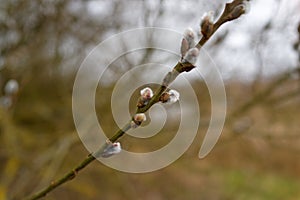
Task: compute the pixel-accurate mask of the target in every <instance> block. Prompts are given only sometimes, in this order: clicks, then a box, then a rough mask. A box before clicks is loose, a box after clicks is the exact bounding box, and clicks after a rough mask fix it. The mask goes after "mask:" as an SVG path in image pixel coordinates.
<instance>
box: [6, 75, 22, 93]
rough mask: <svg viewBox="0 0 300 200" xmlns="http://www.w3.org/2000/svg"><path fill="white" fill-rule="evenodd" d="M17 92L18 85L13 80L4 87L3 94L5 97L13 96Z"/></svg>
mask: <svg viewBox="0 0 300 200" xmlns="http://www.w3.org/2000/svg"><path fill="white" fill-rule="evenodd" d="M18 91H19V84H18V82H17V81H16V80H14V79H11V80H9V81H8V82H7V83H6V85H5V87H4V92H5V94H6V95H14V94H16V93H17V92H18Z"/></svg>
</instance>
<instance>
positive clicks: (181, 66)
mask: <svg viewBox="0 0 300 200" xmlns="http://www.w3.org/2000/svg"><path fill="white" fill-rule="evenodd" d="M243 3H244V0H234V1H232V2H231V3H227V4H226V6H225V9H224V11H223V13H222V15H221V16H220V17H219V19H218V20H217V21H216V22H215V23H214V24H213V31H212V32H211V33H210V34H209V35H206V37H204V36H203V37H202V38H201V39H200V41H199V42H198V44H197V45H196V46H195V47H196V48H198V49H199V50H200V49H201V47H202V46H203V45H204V44H205V43H206V42H207V41H208V40H209V39H210V38H211V36H212V35H213V34H214V33H215V32H216V31H217V29H218V28H219V27H220V26H221V25H222V24H224V23H225V22H228V21H231V20H235V19H237V18H239V17H240V16H241V15H242V14H244V13H245V8H244V7H243V6H242V5H243ZM193 68H195V66H194V65H192V64H190V63H181V62H178V63H177V64H176V65H175V67H174V68H173V70H172V71H170V72H168V73H167V74H166V76H165V77H164V79H163V82H162V84H161V86H160V87H159V88H158V90H157V91H156V92H155V94H154V95H153V97H152V98H151V100H150V101H149V103H148V104H147V105H145V106H144V107H141V108H138V109H137V110H136V113H144V112H146V111H147V110H149V109H150V108H151V107H152V106H153V105H154V104H155V103H157V102H158V101H159V98H160V96H161V95H162V94H163V93H164V92H165V91H166V89H167V88H168V86H169V85H170V84H171V83H172V82H173V81H174V80H175V79H176V78H177V76H178V75H179V74H181V73H182V72H189V71H191V70H192V69H193ZM130 128H131V126H130V122H128V124H126V125H125V126H124V127H123V128H122V129H119V130H118V131H117V132H116V133H115V135H113V136H112V137H111V138H110V141H111V142H115V141H117V140H118V139H119V138H120V137H122V136H123V135H124V134H125V133H126V131H128V130H129V129H130ZM104 148H105V144H104V145H103V146H101V147H100V148H99V149H98V150H97V151H96V152H94V153H93V154H90V155H88V157H87V158H86V159H84V160H83V161H82V162H81V163H80V164H79V165H78V166H76V167H75V168H74V169H73V170H71V171H69V172H68V173H67V174H65V175H64V176H63V177H62V178H60V179H58V180H57V181H53V182H51V184H50V185H49V186H48V187H46V188H44V189H42V190H41V191H40V192H37V193H35V194H33V195H32V196H31V197H29V198H28V200H35V199H39V198H41V197H44V196H46V194H47V193H49V192H50V191H52V190H54V189H55V188H57V187H58V186H60V185H62V184H64V183H66V182H67V181H70V180H72V179H73V178H75V176H76V175H77V174H78V172H79V171H81V170H82V169H83V168H85V167H86V166H87V165H89V164H90V163H91V162H92V161H94V160H95V159H96V158H97V157H98V156H99V155H101V153H102V152H103V150H104Z"/></svg>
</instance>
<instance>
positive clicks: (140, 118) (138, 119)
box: [130, 113, 147, 128]
mask: <svg viewBox="0 0 300 200" xmlns="http://www.w3.org/2000/svg"><path fill="white" fill-rule="evenodd" d="M146 119H147V118H146V115H145V114H144V113H137V114H135V115H134V117H133V119H132V121H131V124H130V125H131V128H137V127H138V126H139V125H141V124H142V122H144V121H146Z"/></svg>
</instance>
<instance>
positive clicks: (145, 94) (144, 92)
mask: <svg viewBox="0 0 300 200" xmlns="http://www.w3.org/2000/svg"><path fill="white" fill-rule="evenodd" d="M140 94H141V96H142V97H143V98H144V99H151V98H152V96H153V92H152V90H151V88H149V87H146V88H144V89H142V90H141V91H140Z"/></svg>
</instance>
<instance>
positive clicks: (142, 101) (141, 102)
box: [137, 87, 153, 108]
mask: <svg viewBox="0 0 300 200" xmlns="http://www.w3.org/2000/svg"><path fill="white" fill-rule="evenodd" d="M140 94H141V96H140V97H139V99H138V103H137V107H138V108H142V107H144V106H145V105H147V104H148V102H149V101H150V99H151V98H152V97H153V91H152V90H151V88H149V87H146V88H144V89H142V90H141V91H140Z"/></svg>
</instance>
